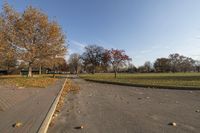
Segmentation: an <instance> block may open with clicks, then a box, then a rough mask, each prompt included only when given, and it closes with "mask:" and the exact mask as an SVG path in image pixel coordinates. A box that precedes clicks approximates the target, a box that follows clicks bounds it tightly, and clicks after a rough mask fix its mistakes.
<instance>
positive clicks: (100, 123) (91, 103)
mask: <svg viewBox="0 0 200 133" xmlns="http://www.w3.org/2000/svg"><path fill="white" fill-rule="evenodd" d="M73 82H75V83H76V84H79V86H80V87H81V90H80V91H79V92H78V93H69V94H68V95H67V96H66V99H65V104H64V107H63V108H62V111H61V113H60V114H59V115H58V117H57V118H56V123H55V124H54V125H53V126H52V127H50V128H49V130H48V132H49V133H199V132H200V113H199V112H196V111H197V110H200V91H188V90H167V89H150V88H137V87H128V86H119V85H111V84H100V83H92V82H87V81H84V80H82V79H73ZM171 122H175V123H176V124H177V125H176V126H172V125H169V124H170V123H171ZM80 126H83V128H82V129H80Z"/></svg>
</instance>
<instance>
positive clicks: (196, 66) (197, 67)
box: [195, 60, 200, 72]
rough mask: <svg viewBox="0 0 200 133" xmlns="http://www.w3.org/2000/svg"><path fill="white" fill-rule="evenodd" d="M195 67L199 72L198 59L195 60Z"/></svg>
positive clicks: (199, 63) (199, 62) (199, 64)
mask: <svg viewBox="0 0 200 133" xmlns="http://www.w3.org/2000/svg"><path fill="white" fill-rule="evenodd" d="M195 69H196V71H197V72H200V61H198V60H196V61H195Z"/></svg>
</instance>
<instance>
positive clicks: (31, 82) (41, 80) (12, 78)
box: [0, 75, 57, 88]
mask: <svg viewBox="0 0 200 133" xmlns="http://www.w3.org/2000/svg"><path fill="white" fill-rule="evenodd" d="M56 80H57V78H52V77H50V76H47V75H42V76H36V77H31V78H27V77H22V76H20V75H6V76H0V85H14V86H16V87H23V88H28V87H37V88H38V87H39V88H46V87H48V86H49V85H51V84H53V83H55V81H56Z"/></svg>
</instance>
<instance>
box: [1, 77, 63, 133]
mask: <svg viewBox="0 0 200 133" xmlns="http://www.w3.org/2000/svg"><path fill="white" fill-rule="evenodd" d="M64 81H65V79H64V78H63V79H59V80H58V81H57V82H56V83H55V84H54V85H52V86H50V87H48V88H32V89H13V88H2V87H0V132H2V133H11V132H12V133H36V132H37V131H38V129H39V128H40V126H41V124H42V122H43V120H44V119H45V117H46V114H47V112H48V110H49V109H50V107H51V105H52V103H53V101H54V99H55V98H56V96H57V94H58V93H59V90H60V89H61V88H62V85H63V83H64ZM16 122H20V123H22V126H21V127H18V128H17V127H13V124H15V123H16Z"/></svg>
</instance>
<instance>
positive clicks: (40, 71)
mask: <svg viewBox="0 0 200 133" xmlns="http://www.w3.org/2000/svg"><path fill="white" fill-rule="evenodd" d="M41 74H42V66H41V65H40V66H39V75H41Z"/></svg>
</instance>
